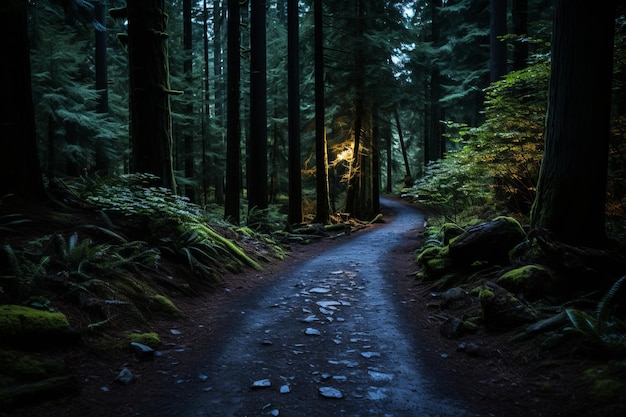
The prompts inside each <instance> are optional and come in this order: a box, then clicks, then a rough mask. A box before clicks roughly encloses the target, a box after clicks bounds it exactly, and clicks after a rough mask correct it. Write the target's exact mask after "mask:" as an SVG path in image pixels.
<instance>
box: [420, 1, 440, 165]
mask: <svg viewBox="0 0 626 417" xmlns="http://www.w3.org/2000/svg"><path fill="white" fill-rule="evenodd" d="M441 7H442V2H441V0H433V1H431V16H432V22H431V42H432V44H433V45H434V46H435V47H439V44H440V40H439V37H440V27H439V25H440V24H441V22H440V20H441V17H440V11H439V9H441ZM429 85H430V109H429V121H430V126H429V131H428V137H427V139H428V145H427V146H426V147H425V149H427V150H428V155H427V156H426V157H425V158H426V159H425V160H426V161H427V163H428V162H430V161H436V160H438V159H441V157H442V156H443V155H442V154H441V149H442V145H441V142H442V141H443V140H444V139H443V135H442V131H441V120H442V117H441V104H440V103H439V99H440V98H441V72H440V69H439V65H438V64H437V60H436V59H435V60H434V63H433V65H432V67H431V72H430V84H429Z"/></svg>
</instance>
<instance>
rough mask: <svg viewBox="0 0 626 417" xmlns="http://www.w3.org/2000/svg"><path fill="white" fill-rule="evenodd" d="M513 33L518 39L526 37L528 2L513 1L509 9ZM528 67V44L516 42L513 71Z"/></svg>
mask: <svg viewBox="0 0 626 417" xmlns="http://www.w3.org/2000/svg"><path fill="white" fill-rule="evenodd" d="M511 15H512V18H513V33H515V34H516V35H517V36H518V37H526V36H528V0H513V4H512V7H511ZM527 66H528V42H525V41H523V40H519V39H518V40H516V41H515V43H514V44H513V70H514V71H519V70H521V69H524V68H526V67H527Z"/></svg>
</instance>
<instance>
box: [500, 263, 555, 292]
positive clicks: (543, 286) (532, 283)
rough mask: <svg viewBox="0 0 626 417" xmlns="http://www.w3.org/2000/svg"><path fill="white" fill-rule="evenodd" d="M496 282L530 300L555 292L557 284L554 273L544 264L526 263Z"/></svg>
mask: <svg viewBox="0 0 626 417" xmlns="http://www.w3.org/2000/svg"><path fill="white" fill-rule="evenodd" d="M496 282H497V283H498V285H500V286H502V287H503V288H505V289H507V290H508V291H510V292H512V293H513V294H523V295H524V298H526V299H527V300H530V301H534V300H537V299H540V298H542V297H545V296H546V295H551V294H554V291H555V287H556V285H557V280H556V278H555V275H554V273H553V272H552V271H551V270H550V269H548V268H546V267H545V266H542V265H524V266H522V267H519V268H515V269H512V270H510V271H508V272H506V273H504V274H503V275H502V276H500V278H498V279H497V281H496Z"/></svg>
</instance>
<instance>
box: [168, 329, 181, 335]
mask: <svg viewBox="0 0 626 417" xmlns="http://www.w3.org/2000/svg"><path fill="white" fill-rule="evenodd" d="M170 333H171V334H182V332H181V331H180V330H176V329H171V330H170Z"/></svg>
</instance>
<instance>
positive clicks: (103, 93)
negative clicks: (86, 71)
mask: <svg viewBox="0 0 626 417" xmlns="http://www.w3.org/2000/svg"><path fill="white" fill-rule="evenodd" d="M106 3H107V2H106V0H101V1H98V2H96V3H94V20H95V21H96V22H97V23H98V25H96V30H95V67H96V90H97V91H98V98H97V101H96V112H98V113H100V114H106V113H108V112H109V86H108V81H107V28H106V8H107V5H106ZM103 140H104V139H97V140H96V161H95V162H96V163H95V169H96V171H97V172H98V174H99V175H107V174H108V173H109V167H110V164H111V161H110V159H109V156H108V155H107V153H106V146H105V145H104V144H103V143H102V141H103Z"/></svg>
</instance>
